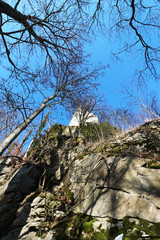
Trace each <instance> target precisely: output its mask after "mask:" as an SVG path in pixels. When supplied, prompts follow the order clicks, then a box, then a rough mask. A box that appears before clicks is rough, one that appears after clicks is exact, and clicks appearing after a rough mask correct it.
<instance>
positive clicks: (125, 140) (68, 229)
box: [0, 120, 160, 240]
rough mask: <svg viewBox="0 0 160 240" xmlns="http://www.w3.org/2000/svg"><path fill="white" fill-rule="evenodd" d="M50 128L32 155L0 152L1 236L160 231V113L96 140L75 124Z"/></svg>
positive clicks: (126, 235) (5, 239)
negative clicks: (25, 158) (11, 155)
mask: <svg viewBox="0 0 160 240" xmlns="http://www.w3.org/2000/svg"><path fill="white" fill-rule="evenodd" d="M51 130H52V131H51ZM51 130H50V132H47V133H46V135H45V136H42V137H41V139H38V140H37V142H36V144H34V145H33V147H32V150H31V151H30V152H29V154H28V161H27V162H25V163H23V160H20V159H19V160H18V159H15V158H6V159H5V158H4V159H2V160H1V164H0V171H1V173H0V183H1V189H0V195H1V199H0V216H1V217H0V236H1V237H0V239H1V240H17V239H28V240H29V239H34V240H40V239H45V240H50V239H52V240H53V239H56V240H59V239H61V240H63V239H65V240H66V239H68V240H69V239H86V240H91V239H93V240H96V239H111V240H112V239H114V238H115V237H116V236H117V235H118V234H120V233H122V232H123V239H127V240H128V239H132V238H133V237H134V238H135V239H145V236H147V239H154V237H155V238H158V237H159V236H160V231H159V229H160V185H159V182H160V121H159V120H155V121H152V122H149V123H146V124H144V125H143V126H140V127H139V128H138V129H136V130H134V131H131V132H129V133H127V134H124V135H121V136H120V137H119V138H117V139H116V140H112V141H111V140H110V141H106V142H105V143H104V144H103V145H98V146H97V145H94V146H93V144H90V148H89V147H86V145H85V144H84V143H85V139H84V138H83V136H82V135H79V134H78V132H77V129H75V128H74V129H71V130H70V131H69V130H67V129H66V128H64V127H58V131H57V126H56V130H55V127H52V128H51ZM53 130H54V131H53ZM59 130H60V132H61V133H59ZM63 132H65V135H63V134H62V133H63ZM73 133H74V134H73ZM75 133H76V134H75ZM15 160H16V161H15ZM15 162H16V164H15ZM13 169H14V171H13ZM12 171H13V172H12ZM135 229H136V230H135Z"/></svg>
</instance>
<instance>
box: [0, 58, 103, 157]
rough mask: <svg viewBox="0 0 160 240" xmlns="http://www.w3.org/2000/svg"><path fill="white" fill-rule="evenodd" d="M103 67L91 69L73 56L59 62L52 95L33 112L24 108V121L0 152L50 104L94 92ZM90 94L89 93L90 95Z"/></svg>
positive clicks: (64, 103)
mask: <svg viewBox="0 0 160 240" xmlns="http://www.w3.org/2000/svg"><path fill="white" fill-rule="evenodd" d="M102 69H103V68H98V69H96V68H94V69H93V70H92V71H89V69H88V67H85V65H84V62H83V61H81V62H79V58H78V57H77V58H76V59H74V58H71V59H70V60H68V62H67V63H66V62H65V63H64V62H59V63H58V64H57V68H56V70H55V71H54V79H55V81H54V86H53V87H52V93H53V94H52V95H50V96H49V97H44V100H43V101H42V103H41V105H40V106H39V107H38V108H37V109H32V113H31V114H30V115H28V113H27V107H26V106H25V107H24V109H22V108H21V110H24V121H23V122H22V123H21V124H20V125H19V126H17V128H16V129H15V130H14V131H13V132H12V133H11V134H10V135H9V136H8V137H6V138H5V139H4V140H3V141H2V142H1V144H0V154H2V153H3V152H4V151H5V150H6V148H7V147H8V146H9V145H10V144H11V143H12V142H13V141H14V139H15V138H16V137H17V136H18V135H19V134H20V133H21V132H22V131H23V130H24V129H26V127H27V126H28V125H29V124H30V123H31V122H32V121H33V120H34V119H35V118H36V117H37V116H38V115H39V114H40V113H41V112H42V111H43V110H44V109H45V108H46V107H48V106H53V107H54V106H56V105H57V104H60V105H61V106H64V107H65V106H67V104H69V102H70V101H72V99H74V98H76V97H79V98H80V97H81V98H83V97H85V98H86V99H87V96H86V95H85V94H84V92H86V91H87V92H88V94H89V93H90V95H91V94H92V92H94V91H95V90H96V87H97V83H96V80H97V78H98V76H99V75H100V72H101V70H102ZM88 96H89V95H88Z"/></svg>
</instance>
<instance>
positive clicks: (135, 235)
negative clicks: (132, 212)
mask: <svg viewBox="0 0 160 240" xmlns="http://www.w3.org/2000/svg"><path fill="white" fill-rule="evenodd" d="M123 226H124V236H123V239H124V240H137V239H152V240H156V239H158V240H160V223H150V222H148V221H147V220H143V219H139V220H138V219H137V220H136V221H132V222H131V221H130V219H129V217H125V218H124V219H123Z"/></svg>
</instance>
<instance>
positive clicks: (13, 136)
mask: <svg viewBox="0 0 160 240" xmlns="http://www.w3.org/2000/svg"><path fill="white" fill-rule="evenodd" d="M58 92H59V91H56V92H55V94H54V95H52V96H50V97H49V98H46V99H45V100H44V101H43V102H42V103H41V106H40V107H39V108H38V109H37V110H35V111H34V112H33V113H32V114H31V115H30V116H29V117H28V118H26V119H25V120H24V121H23V122H22V123H21V124H20V125H19V126H18V127H16V128H15V129H14V130H13V132H11V133H10V134H9V136H7V137H6V138H5V139H4V140H3V141H2V142H1V143H0V156H1V155H2V154H3V153H4V151H5V150H6V149H7V148H8V147H9V145H10V144H11V143H12V142H13V141H14V140H15V139H16V137H18V135H19V134H20V133H21V132H22V131H23V130H24V129H26V128H27V127H28V125H29V124H30V123H31V122H32V121H33V120H34V119H35V118H36V117H37V116H38V115H39V114H40V113H41V112H42V111H43V110H44V109H45V108H46V107H47V103H48V102H49V101H51V100H52V99H54V98H55V97H56V96H57V95H58Z"/></svg>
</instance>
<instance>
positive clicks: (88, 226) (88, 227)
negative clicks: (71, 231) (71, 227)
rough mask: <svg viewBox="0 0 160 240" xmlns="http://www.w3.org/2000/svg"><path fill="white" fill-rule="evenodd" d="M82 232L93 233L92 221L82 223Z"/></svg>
mask: <svg viewBox="0 0 160 240" xmlns="http://www.w3.org/2000/svg"><path fill="white" fill-rule="evenodd" d="M83 230H84V232H85V233H91V232H93V231H94V228H93V220H92V221H90V222H84V224H83Z"/></svg>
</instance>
